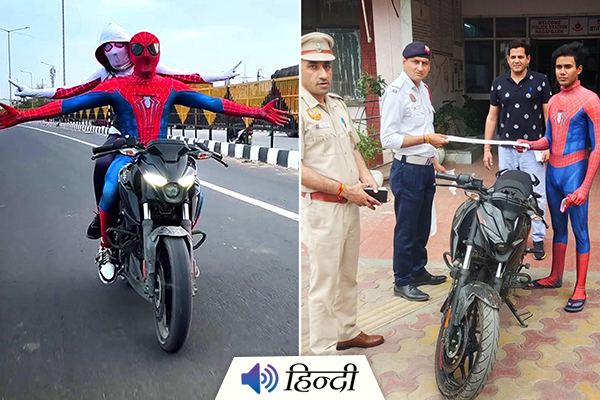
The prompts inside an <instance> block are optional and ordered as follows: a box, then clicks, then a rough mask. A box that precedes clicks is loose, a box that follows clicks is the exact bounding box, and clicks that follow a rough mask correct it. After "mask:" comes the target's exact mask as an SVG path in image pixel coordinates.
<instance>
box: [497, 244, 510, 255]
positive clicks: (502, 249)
mask: <svg viewBox="0 0 600 400" xmlns="http://www.w3.org/2000/svg"><path fill="white" fill-rule="evenodd" d="M509 249H510V246H509V245H508V244H506V243H496V253H497V254H505V253H506V252H507V251H508V250H509Z"/></svg>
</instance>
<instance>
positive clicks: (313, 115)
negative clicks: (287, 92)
mask: <svg viewBox="0 0 600 400" xmlns="http://www.w3.org/2000/svg"><path fill="white" fill-rule="evenodd" d="M306 113H307V114H308V116H309V117H311V118H312V119H314V120H317V121H318V120H320V119H321V113H320V112H319V111H317V110H315V109H314V108H307V109H306Z"/></svg>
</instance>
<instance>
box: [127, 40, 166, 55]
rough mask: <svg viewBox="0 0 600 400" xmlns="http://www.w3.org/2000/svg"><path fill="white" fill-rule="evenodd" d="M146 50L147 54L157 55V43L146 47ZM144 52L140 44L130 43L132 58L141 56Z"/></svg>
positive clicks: (158, 47) (158, 49) (158, 48)
mask: <svg viewBox="0 0 600 400" xmlns="http://www.w3.org/2000/svg"><path fill="white" fill-rule="evenodd" d="M146 48H147V49H148V52H149V53H150V55H153V56H155V55H157V54H158V52H159V51H160V46H159V44H158V43H152V44H151V45H149V46H146ZM143 51H144V46H142V45H141V44H138V43H131V53H133V55H134V56H140V55H141V54H142V52H143Z"/></svg>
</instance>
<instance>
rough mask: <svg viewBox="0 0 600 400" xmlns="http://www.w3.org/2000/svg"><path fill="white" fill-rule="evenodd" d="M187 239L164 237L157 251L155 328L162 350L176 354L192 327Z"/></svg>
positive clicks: (190, 277)
mask: <svg viewBox="0 0 600 400" xmlns="http://www.w3.org/2000/svg"><path fill="white" fill-rule="evenodd" d="M190 271H191V261H190V256H189V250H188V248H187V245H186V243H185V240H184V239H183V238H178V237H163V238H162V239H161V243H160V244H159V246H158V247H157V249H156V286H155V296H154V315H155V319H154V326H155V331H156V336H157V338H158V342H159V343H160V347H161V348H162V349H163V350H164V351H166V352H167V353H175V352H177V351H178V350H179V349H181V347H182V346H183V344H184V343H185V341H186V339H187V337H188V334H189V332H190V326H191V323H192V280H191V279H192V275H191V273H190Z"/></svg>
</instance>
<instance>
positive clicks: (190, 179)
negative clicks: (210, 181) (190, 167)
mask: <svg viewBox="0 0 600 400" xmlns="http://www.w3.org/2000/svg"><path fill="white" fill-rule="evenodd" d="M195 179H196V177H195V176H194V174H188V175H185V176H183V177H181V178H179V180H178V181H177V183H179V184H180V185H181V186H182V187H184V188H188V187H190V186H192V183H194V180H195Z"/></svg>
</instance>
